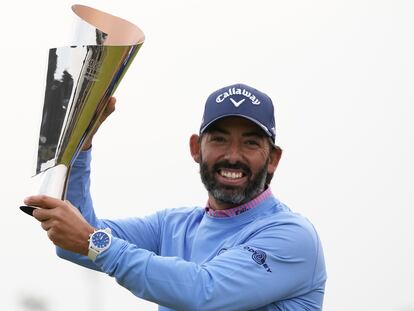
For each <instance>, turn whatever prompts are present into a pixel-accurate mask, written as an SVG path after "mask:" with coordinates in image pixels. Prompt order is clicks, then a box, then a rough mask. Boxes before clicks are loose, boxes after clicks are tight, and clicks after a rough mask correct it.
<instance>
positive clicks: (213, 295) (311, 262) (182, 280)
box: [57, 151, 326, 311]
mask: <svg viewBox="0 0 414 311" xmlns="http://www.w3.org/2000/svg"><path fill="white" fill-rule="evenodd" d="M90 161H91V154H90V151H87V152H82V153H81V154H80V155H79V156H78V158H77V159H76V161H75V163H74V165H73V167H72V172H71V176H70V180H69V187H68V194H67V199H68V200H69V201H70V202H71V203H72V204H73V205H75V206H77V207H78V208H79V210H80V211H81V213H82V215H83V216H84V217H85V218H86V220H87V221H88V222H89V223H90V224H91V225H93V226H94V227H96V228H107V227H109V228H111V230H112V235H113V238H112V243H111V246H110V247H109V248H108V249H107V250H105V251H104V252H102V253H101V254H99V255H98V256H97V259H96V261H95V262H92V261H90V260H89V259H88V258H87V257H85V256H81V255H78V254H74V253H71V252H68V251H65V250H63V249H59V248H58V250H57V252H58V255H59V256H60V257H62V258H65V259H67V260H70V261H72V262H75V263H77V264H80V265H83V266H85V267H88V268H91V269H95V270H99V271H102V272H104V273H107V274H108V275H110V276H112V277H114V278H115V279H116V281H117V282H118V283H119V284H120V285H122V286H123V287H125V288H127V289H128V290H129V291H131V292H132V293H133V294H134V295H136V296H138V297H140V298H143V299H146V300H149V301H152V302H155V303H157V304H159V305H160V307H159V309H160V310H163V311H166V310H284V311H293V310H295V311H298V310H321V309H322V302H323V296H324V288H325V281H326V271H325V263H324V257H323V251H322V247H321V243H320V240H319V237H318V235H317V233H316V231H315V229H314V227H313V226H312V224H311V223H310V222H309V221H308V220H307V219H306V218H304V217H302V216H300V215H299V214H296V213H293V212H292V211H291V210H290V209H289V208H288V207H287V206H286V205H284V204H283V203H281V202H280V201H279V200H278V199H276V198H275V197H274V196H273V195H268V196H266V197H265V198H264V199H263V200H261V201H260V202H259V203H258V204H257V206H255V208H251V209H248V210H246V211H244V212H243V213H240V214H238V215H235V216H232V217H225V218H223V217H213V216H212V215H210V214H209V213H206V211H205V208H203V207H190V208H174V209H166V210H162V211H159V212H157V213H155V214H153V215H151V216H148V217H144V218H128V219H124V220H116V221H113V220H101V219H98V218H97V217H96V215H95V212H94V209H93V206H92V199H91V196H90V193H89V184H90V177H89V175H90V174H89V173H90Z"/></svg>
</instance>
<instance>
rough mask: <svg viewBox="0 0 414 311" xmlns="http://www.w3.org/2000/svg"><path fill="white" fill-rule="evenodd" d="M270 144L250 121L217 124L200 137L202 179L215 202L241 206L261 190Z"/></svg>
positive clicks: (236, 119)
mask: <svg viewBox="0 0 414 311" xmlns="http://www.w3.org/2000/svg"><path fill="white" fill-rule="evenodd" d="M271 149H272V148H271V147H270V143H269V141H268V138H267V136H265V134H264V132H263V131H262V130H261V129H260V128H259V127H258V126H257V125H256V124H254V123H253V122H251V121H249V120H246V119H244V118H240V117H228V118H223V119H221V120H218V121H216V122H215V123H214V124H213V125H211V126H210V128H209V129H208V131H207V132H206V133H205V134H204V135H203V136H202V139H201V149H200V161H199V162H200V174H201V179H202V181H203V183H204V185H205V187H206V189H207V191H208V192H209V194H210V195H211V196H212V197H213V198H214V199H215V200H217V201H219V202H221V203H226V204H230V205H240V204H243V203H245V202H248V201H250V200H251V199H253V198H254V197H255V196H257V195H258V194H259V193H261V192H262V191H263V190H264V187H265V181H266V176H267V174H268V173H273V171H274V168H275V167H274V168H273V166H272V165H270V161H271V151H272V150H271Z"/></svg>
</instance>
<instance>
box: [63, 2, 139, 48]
mask: <svg viewBox="0 0 414 311" xmlns="http://www.w3.org/2000/svg"><path fill="white" fill-rule="evenodd" d="M71 8H72V11H73V12H74V13H75V14H76V15H77V16H78V17H79V18H81V19H82V20H83V21H85V22H86V23H88V24H90V25H91V26H93V27H95V28H97V29H99V30H100V31H103V32H104V33H106V34H107V35H108V37H107V39H106V40H105V42H104V45H136V44H142V43H143V42H144V41H145V34H144V32H143V31H142V30H141V29H140V28H139V27H138V26H137V25H135V24H134V23H132V22H130V21H128V20H126V19H123V18H121V17H118V16H115V15H112V14H110V13H107V12H104V11H101V10H98V9H95V8H93V7H90V6H87V5H83V4H74V5H72V7H71Z"/></svg>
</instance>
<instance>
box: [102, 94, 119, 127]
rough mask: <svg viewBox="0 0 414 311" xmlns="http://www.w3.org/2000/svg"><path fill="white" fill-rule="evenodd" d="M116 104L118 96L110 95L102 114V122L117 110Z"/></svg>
mask: <svg viewBox="0 0 414 311" xmlns="http://www.w3.org/2000/svg"><path fill="white" fill-rule="evenodd" d="M115 104H116V98H115V97H109V99H108V103H107V104H106V107H105V110H104V112H103V114H102V117H101V120H100V123H102V122H103V121H105V120H106V118H107V117H109V115H110V114H111V113H112V112H114V111H115Z"/></svg>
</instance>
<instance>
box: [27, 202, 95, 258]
mask: <svg viewBox="0 0 414 311" xmlns="http://www.w3.org/2000/svg"><path fill="white" fill-rule="evenodd" d="M24 203H25V204H27V205H31V206H36V207H39V208H37V209H35V210H34V211H33V217H34V218H36V219H37V220H38V221H40V223H41V226H42V228H43V230H45V231H47V235H48V237H49V239H50V240H51V241H52V242H53V244H55V245H57V246H59V247H61V248H63V249H66V250H68V251H72V252H75V253H79V254H82V255H88V249H89V242H88V239H89V235H90V234H91V233H93V232H94V230H95V229H94V228H93V227H92V226H91V225H90V224H89V223H88V222H87V221H86V220H85V218H83V216H82V214H81V213H80V212H79V211H78V209H77V208H76V207H74V206H73V205H72V204H71V203H70V202H69V201H62V200H59V199H55V198H52V197H48V196H45V195H35V196H30V197H28V198H26V199H25V200H24Z"/></svg>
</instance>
